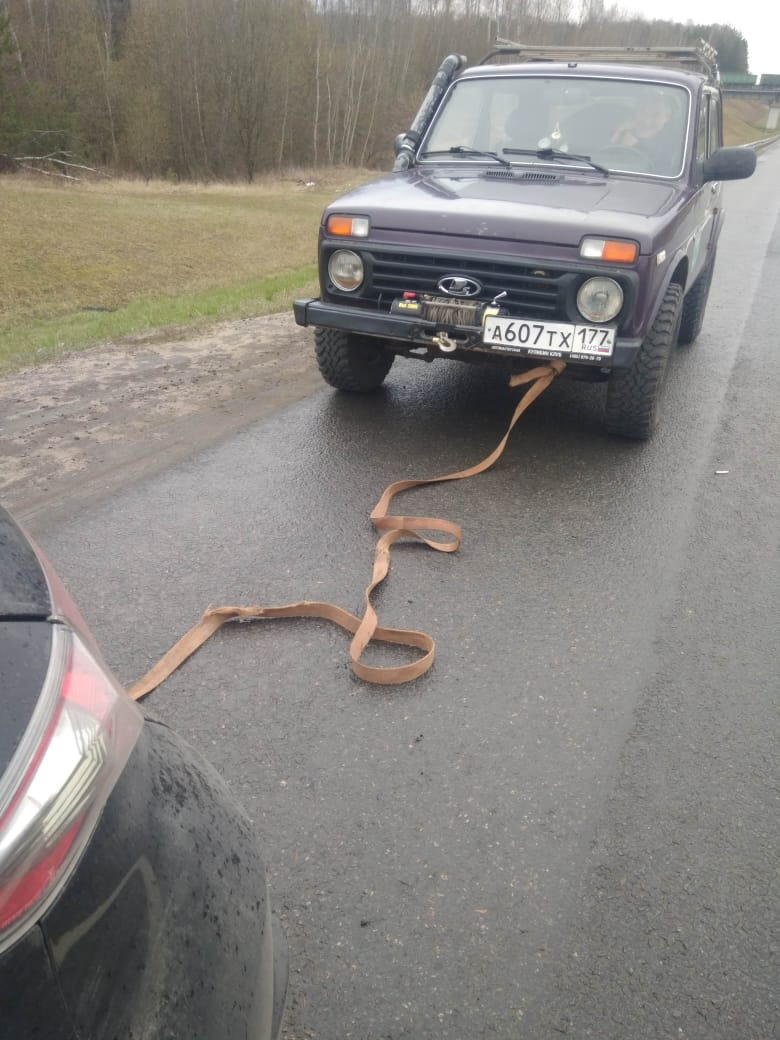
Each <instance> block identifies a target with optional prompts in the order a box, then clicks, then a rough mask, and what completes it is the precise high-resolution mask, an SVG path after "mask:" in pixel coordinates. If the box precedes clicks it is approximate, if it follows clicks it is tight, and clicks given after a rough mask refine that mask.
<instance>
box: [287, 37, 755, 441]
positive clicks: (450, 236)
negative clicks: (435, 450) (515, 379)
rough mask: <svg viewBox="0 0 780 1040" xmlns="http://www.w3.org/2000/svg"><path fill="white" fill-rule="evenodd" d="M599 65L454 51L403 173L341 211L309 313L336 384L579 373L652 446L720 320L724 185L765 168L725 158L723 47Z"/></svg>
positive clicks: (509, 52)
mask: <svg viewBox="0 0 780 1040" xmlns="http://www.w3.org/2000/svg"><path fill="white" fill-rule="evenodd" d="M590 52H592V49H589V48H584V49H582V48H558V49H557V50H556V51H552V50H550V49H549V48H534V47H523V46H519V45H515V44H505V45H500V46H498V47H497V48H496V49H495V50H493V51H492V52H491V53H490V54H489V55H488V56H487V58H485V59H484V60H483V62H481V63H480V64H479V65H476V66H473V67H471V68H467V67H466V64H465V59H464V58H463V57H461V56H459V55H450V56H449V57H448V58H447V59H446V60H445V61H444V62H443V63H442V65H441V67H440V69H439V71H438V73H437V75H436V77H435V79H434V81H433V83H432V85H431V88H430V90H429V91H428V94H427V96H426V98H425V100H424V101H423V104H422V106H421V108H420V110H419V112H418V114H417V117H416V118H415V120H414V123H413V124H412V126H411V128H410V129H409V130H408V131H407V132H406V133H405V134H401V135H399V137H398V138H397V139H396V161H395V166H394V169H393V172H392V173H390V174H388V175H386V176H384V177H380V178H379V179H377V180H374V181H372V182H370V183H368V184H366V185H364V186H363V187H360V188H358V189H356V190H354V191H352V192H350V193H348V194H347V195H343V196H342V197H341V198H339V199H337V200H336V201H335V202H333V203H332V204H331V205H330V206H328V207H327V209H326V210H325V212H324V214H323V218H322V223H321V226H320V237H319V269H320V286H321V294H320V297H319V298H318V299H307V300H296V301H295V304H294V309H295V318H296V321H297V322H298V324H299V325H312V326H314V327H315V348H316V353H317V360H318V363H319V367H320V371H321V372H322V375H323V377H324V378H325V380H326V381H327V382H328V383H330V385H331V386H334V387H336V388H337V389H339V390H346V391H358V392H365V391H370V390H374V389H376V388H377V387H378V386H379V385H380V384H381V383H382V381H383V379H384V378H385V376H386V375H387V373H388V371H389V369H390V366H391V365H392V363H393V360H394V358H395V357H396V355H399V354H400V355H404V356H405V357H417V358H422V359H423V360H426V361H431V360H433V359H434V358H437V357H449V358H455V359H457V360H461V361H471V362H478V363H484V364H503V365H505V366H507V367H508V368H509V369H510V370H513V371H516V370H519V369H522V368H524V367H529V366H532V365H537V364H539V361H540V359H545V358H560V359H563V360H564V361H565V362H566V364H567V367H566V373H567V374H568V375H569V376H573V377H574V378H579V379H586V380H589V381H594V380H597V381H606V382H607V396H606V426H607V428H608V429H609V430H610V431H611V432H612V433H615V434H619V435H621V436H625V437H634V438H639V439H643V438H646V437H648V436H649V435H650V434H651V433H652V431H653V429H654V427H655V423H656V417H657V410H658V400H659V396H660V391H661V388H662V385H663V376H664V372H665V369H666V363H667V360H668V358H669V355H670V352H671V351H672V350H673V349H674V347H675V344H678V343H679V344H688V343H691V342H693V340H694V339H695V338H696V337H697V335H698V333H699V330H700V328H701V325H702V321H703V318H704V310H705V306H706V302H707V295H708V292H709V287H710V281H711V278H712V272H713V268H714V264H715V256H716V250H717V242H718V237H719V234H720V230H721V226H722V220H723V210H722V202H721V184H720V182H721V181H724V180H733V179H737V178H742V177H749V176H750V175H751V174H752V172H753V170H754V169H755V164H756V158H755V153H754V152H753V151H752V150H751V149H749V148H724V147H723V131H722V104H721V95H720V90H719V87H718V74H717V67H716V65H715V55H714V52H712V51H706V52H705V51H703V50H692V49H690V48H666V49H659V48H610V49H607V51H603V50H602V51H601V52H600V53H596V54H594V53H590ZM507 58H509V59H511V63H507ZM583 59H587V60H583Z"/></svg>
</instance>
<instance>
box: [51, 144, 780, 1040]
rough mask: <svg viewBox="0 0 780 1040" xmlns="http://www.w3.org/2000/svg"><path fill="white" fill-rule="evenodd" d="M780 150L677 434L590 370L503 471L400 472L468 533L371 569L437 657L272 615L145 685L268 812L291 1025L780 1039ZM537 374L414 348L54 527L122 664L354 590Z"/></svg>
mask: <svg viewBox="0 0 780 1040" xmlns="http://www.w3.org/2000/svg"><path fill="white" fill-rule="evenodd" d="M779 172H780V150H778V149H777V148H775V149H774V150H773V151H771V152H768V153H765V154H764V155H763V156H762V158H761V161H760V164H759V169H758V171H757V173H756V175H755V176H754V178H753V179H752V180H751V181H748V182H746V183H744V184H734V185H728V186H727V187H726V200H727V218H726V228H725V230H724V233H723V236H722V239H721V247H720V251H719V261H718V268H717V270H716V275H715V281H714V284H713V289H712V295H711V297H710V304H709V309H708V313H707V320H706V322H705V327H704V331H703V332H702V334H701V337H700V339H699V342H698V343H697V344H695V345H694V346H693V347H691V348H684V349H681V350H680V351H679V352H678V354H677V355H676V357H675V359H674V363H673V365H672V368H671V371H670V375H669V380H668V384H667V388H666V395H665V401H664V416H663V423H662V427H661V429H660V431H659V433H658V434H657V435H656V437H655V438H654V439H653V440H652V441H650V442H649V443H647V444H645V445H638V444H633V443H629V442H621V441H616V440H613V439H610V438H608V437H607V436H606V435H605V434H604V433H603V432H602V430H601V426H600V420H601V409H602V407H603V393H604V391H603V389H601V388H599V387H587V386H583V385H573V384H565V383H563V382H561V383H558V384H556V385H554V386H553V387H552V388H551V389H550V390H548V391H547V392H546V393H545V395H544V396H543V397H542V398H541V399H540V400H539V401H538V402H537V403H536V404H534V405H533V407H532V409H531V411H530V412H529V413H528V414H527V415H526V416H525V417H524V418H523V419H522V420H521V421H520V424H519V426H518V427H517V429H516V431H515V433H514V434H513V437H512V439H511V441H510V444H509V446H508V448H507V450H506V452H505V454H504V456H503V458H502V459H501V460H500V462H499V463H498V464H497V465H496V466H495V467H494V469H493V470H491V471H490V472H489V473H487V474H484V475H482V476H479V477H476V478H474V479H473V480H470V481H466V482H463V483H459V484H456V485H441V486H437V487H433V488H428V489H422V490H419V491H412V492H410V493H408V494H407V495H406V496H405V498H404V499H403V500H402V501H403V509H404V510H405V511H406V512H409V513H423V514H428V515H431V514H432V515H438V516H445V517H447V518H449V519H451V520H454V521H456V522H458V523H460V524H461V525H462V527H463V529H464V543H463V546H462V548H461V550H460V551H459V553H457V554H455V555H452V556H448V555H445V554H437V553H432V552H430V551H427V550H425V549H423V548H421V547H419V546H405V547H401V548H398V549H396V550H395V552H394V555H393V560H392V570H391V574H390V577H389V580H388V582H387V584H386V587H385V588H383V590H382V591H381V592H380V593H379V594H378V595H377V596H376V600H375V601H376V605H377V608H378V612H379V615H380V621H381V622H382V623H384V624H388V625H394V626H406V627H411V628H422V629H425V630H426V631H428V632H430V633H431V634H432V635H433V636H434V638H435V639H436V643H437V659H436V663H435V665H434V668H433V670H432V671H431V672H430V673H429V674H428V675H426V676H425V677H423V678H422V679H420V680H418V681H417V682H415V683H414V684H412V685H410V686H408V687H399V688H377V687H367V686H365V685H364V684H362V683H361V682H359V681H358V680H356V679H355V678H354V677H353V676H352V675H351V672H350V668H349V662H348V656H347V645H348V641H347V639H346V638H345V637H344V636H343V634H342V633H341V631H340V630H338V629H335V628H333V627H331V626H329V625H328V624H327V623H325V622H318V621H316V622H311V621H300V622H299V621H294V622H267V623H262V624H259V625H253V626H247V625H242V626H233V627H231V628H230V630H227V631H223V632H221V633H219V634H218V635H217V636H215V637H214V639H213V640H212V641H211V643H209V644H208V645H207V646H206V647H205V648H204V649H203V650H201V651H200V653H199V654H198V655H197V656H196V657H195V658H193V659H192V660H191V661H190V662H189V663H188V664H186V665H185V666H184V667H183V668H182V669H181V670H180V671H179V672H178V673H176V674H175V675H174V676H172V677H171V678H170V679H169V680H168V681H167V682H166V684H165V685H164V686H163V687H162V688H160V689H159V690H158V691H156V692H155V693H154V694H152V695H151V697H149V699H148V701H147V702H146V707H147V710H148V711H149V712H150V713H151V714H153V715H155V716H157V717H159V718H162V719H163V720H165V721H168V722H170V723H171V724H172V725H174V726H175V727H176V729H177V730H178V731H179V732H180V733H182V734H183V735H184V736H185V737H187V738H188V739H189V740H190V741H191V742H192V743H193V744H195V745H196V746H197V747H198V748H200V749H201V750H202V751H203V752H205V754H206V755H207V756H208V757H209V758H210V759H211V761H212V762H213V763H214V764H215V765H216V766H217V767H218V768H219V770H220V772H221V773H222V774H223V775H224V776H225V777H226V778H227V779H228V780H229V782H230V784H231V786H232V788H233V790H234V791H235V792H236V795H237V797H238V798H239V799H240V800H241V802H242V803H243V805H244V806H245V807H246V809H247V811H248V813H249V815H250V816H251V818H252V819H253V821H254V823H255V826H256V828H257V831H258V834H259V835H260V839H261V845H262V848H263V853H264V857H265V859H266V862H267V864H268V870H269V875H270V879H271V885H272V891H273V898H274V902H275V906H276V909H277V912H278V914H279V916H280V917H281V919H282V921H283V923H284V925H285V928H286V931H287V935H288V940H289V945H290V955H291V977H290V995H289V1007H288V1014H287V1028H288V1035H289V1036H290V1037H294V1038H295V1040H299V1038H300V1040H303V1038H304V1037H306V1038H309V1037H312V1038H317V1040H336V1038H338V1040H345V1038H360V1040H380V1038H381V1040H402V1038H403V1040H406V1038H409V1040H412V1038H414V1040H428V1038H434V1037H436V1038H438V1037H447V1038H457V1040H466V1038H469V1040H471V1038H478V1037H479V1038H482V1037H485V1038H492V1037H496V1038H505V1040H510V1038H526V1037H527V1038H532V1040H536V1038H548V1037H557V1036H567V1037H577V1038H585V1037H594V1038H599V1040H611V1038H614V1040H633V1038H637V1040H639V1038H642V1040H644V1038H664V1040H665V1038H670V1040H671V1038H675V1040H694V1038H696V1040H698V1038H702V1040H704V1038H706V1040H769V1038H773V1037H778V1036H780V1025H778V1022H779V1021H780V1006H779V1002H778V992H780V987H779V986H778V970H777V951H778V937H777V930H776V926H777V911H778V896H779V895H780V892H779V891H778V873H777V863H778V844H779V843H778V831H779V828H778V803H777V790H778V784H777V779H778V776H777V773H778V770H777V765H778V755H777V741H776V738H777V701H778V698H777V693H778V655H777V645H778V629H779V628H780V626H779V625H778V617H779V614H780V612H779V611H778V591H780V590H779V588H778V586H779V584H780V583H779V582H778V574H780V569H779V568H778V555H777V542H778V531H779V530H780V522H779V519H780V517H779V515H778V514H780V506H779V505H778V491H777V487H778V466H777V463H778V443H779V439H778V414H777V401H778V399H779V398H780V392H779V391H780V378H779V377H778V349H777V348H778V337H777V329H778V327H779V326H780V302H779V301H778V295H779V294H778V286H780V225H778V222H777V218H778V209H779V208H780V201H779V200H778V195H777V188H776V185H777V182H778V173H779ZM516 395H517V392H516V391H510V390H508V389H507V388H506V386H505V385H504V381H503V379H502V378H501V377H499V376H498V375H497V374H492V373H485V372H482V371H479V370H473V369H470V368H467V367H466V366H460V365H457V364H452V363H445V362H439V363H436V364H434V365H432V366H425V365H422V364H419V363H414V362H396V365H395V366H394V368H393V370H392V372H391V374H390V376H389V378H388V381H387V384H386V387H385V388H384V389H383V390H382V391H381V392H380V393H379V394H378V395H372V396H371V397H367V398H358V399H355V398H351V397H347V396H341V395H338V394H336V393H334V392H331V391H330V390H328V389H326V388H323V389H322V391H321V392H319V393H317V394H315V395H314V396H312V397H310V398H308V399H306V400H305V401H303V402H302V403H300V404H297V405H294V406H293V407H290V408H289V409H286V410H284V411H280V412H277V413H275V414H274V415H272V416H271V417H270V418H266V419H264V420H263V421H261V422H258V423H257V424H255V425H252V426H249V427H247V428H246V429H244V430H243V431H242V432H241V433H240V434H239V435H237V436H235V437H232V438H230V439H229V440H227V441H225V442H224V443H222V444H220V445H218V446H215V447H213V448H212V449H210V450H208V451H205V452H202V453H200V454H198V455H196V456H194V457H193V458H191V459H189V460H188V461H186V462H185V463H183V464H180V465H177V466H176V467H175V468H172V469H170V470H168V471H166V472H164V473H163V474H161V475H158V476H157V477H155V478H153V479H150V480H147V481H144V482H141V483H137V484H135V485H133V486H131V487H128V488H127V489H126V490H125V491H124V492H122V493H121V494H119V495H116V496H114V497H113V498H112V499H110V500H108V501H106V502H104V503H102V504H100V505H97V506H95V507H90V508H89V509H88V510H86V511H84V512H83V513H81V514H78V515H76V516H74V517H73V518H72V519H71V520H69V521H67V522H65V523H62V524H60V525H58V526H57V527H52V528H51V529H49V530H46V531H44V532H43V533H41V534H39V541H41V543H42V544H43V546H44V548H45V549H46V551H47V552H48V553H49V555H50V556H51V557H52V558H53V560H54V562H55V564H56V566H57V567H58V569H59V571H60V573H61V574H62V576H63V577H64V579H65V580H66V583H67V584H68V586H69V587H70V589H71V591H72V593H73V595H74V597H75V598H76V599H77V600H78V602H79V603H80V605H81V607H82V610H83V613H84V614H85V616H86V618H87V620H88V621H89V623H90V624H91V626H92V628H93V630H94V631H95V633H96V635H97V637H98V639H99V641H100V643H101V645H102V646H103V648H104V652H105V655H106V657H107V659H108V661H109V664H111V665H112V666H113V668H114V669H115V671H116V672H117V674H118V675H119V677H120V678H121V679H122V680H123V681H126V682H130V681H131V680H133V679H135V678H137V677H138V676H139V675H140V674H141V673H142V672H143V671H144V670H145V669H146V668H147V667H149V666H150V665H151V664H152V663H154V661H155V660H156V659H157V657H159V656H160V655H161V654H162V653H163V652H164V651H165V650H166V649H167V648H168V647H169V645H170V644H171V643H172V642H173V641H174V640H175V639H176V638H177V637H178V636H179V635H180V634H181V633H182V632H183V631H184V630H185V629H186V628H188V627H189V625H190V624H191V623H192V622H193V620H194V619H195V618H196V617H197V616H198V615H199V614H200V613H201V611H202V610H203V609H204V608H205V607H206V606H208V605H216V604H223V603H238V604H254V603H261V604H277V603H286V602H291V601H294V600H298V599H304V598H306V599H324V600H331V601H333V602H336V603H338V604H339V605H341V606H344V607H346V608H348V609H350V610H353V611H355V612H359V611H360V609H361V603H362V595H363V589H364V588H365V585H366V584H367V583H368V581H369V578H370V573H371V559H372V552H373V543H374V536H373V533H372V530H371V526H370V523H369V521H368V513H369V511H370V509H371V506H372V505H373V503H374V502H375V500H376V499H377V498H378V497H379V494H380V492H381V491H382V489H383V488H384V487H385V485H386V484H388V483H389V482H390V481H391V480H395V479H400V478H406V477H421V476H428V475H436V474H438V473H444V472H449V471H451V470H456V469H460V468H462V467H463V466H465V465H469V464H472V463H474V462H476V461H478V460H479V459H481V458H482V457H483V456H484V455H486V454H487V453H488V452H489V451H490V450H491V449H492V447H493V446H494V444H495V443H496V442H497V441H498V439H499V438H500V436H501V435H502V433H503V430H504V427H505V425H506V422H507V420H508V418H509V415H510V414H511V410H512V407H513V402H514V401H515V400H516ZM377 659H383V657H382V654H380V655H379V657H378V658H377Z"/></svg>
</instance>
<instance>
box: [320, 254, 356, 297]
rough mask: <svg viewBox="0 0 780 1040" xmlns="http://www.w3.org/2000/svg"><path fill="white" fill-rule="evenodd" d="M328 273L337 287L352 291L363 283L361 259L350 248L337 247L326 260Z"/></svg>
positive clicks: (344, 290)
mask: <svg viewBox="0 0 780 1040" xmlns="http://www.w3.org/2000/svg"><path fill="white" fill-rule="evenodd" d="M328 274H329V275H330V280H331V281H332V282H333V284H334V285H335V286H336V288H337V289H341V290H342V292H354V290H355V289H357V288H358V287H359V286H361V285H362V284H363V261H362V260H361V259H360V257H359V256H358V255H357V253H353V252H352V250H351V249H337V250H336V252H335V253H334V254H333V256H331V258H330V260H328Z"/></svg>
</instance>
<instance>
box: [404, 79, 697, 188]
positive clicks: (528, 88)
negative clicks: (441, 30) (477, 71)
mask: <svg viewBox="0 0 780 1040" xmlns="http://www.w3.org/2000/svg"><path fill="white" fill-rule="evenodd" d="M688 106H689V95H688V91H687V90H685V88H683V87H679V86H675V85H674V84H667V83H652V82H648V81H641V80H626V79H595V78H593V79H591V78H585V77H578V78H573V77H566V76H548V77H543V76H515V77H511V76H496V77H484V78H480V79H471V80H468V79H466V80H460V81H459V82H457V83H455V84H454V86H453V87H452V89H451V90H450V92H449V94H448V95H447V97H446V98H445V101H444V103H443V104H442V106H441V107H440V108H439V111H438V112H437V113H436V116H435V118H434V120H433V123H432V124H431V127H430V128H429V131H428V133H427V135H426V137H425V139H424V140H423V142H422V145H421V147H420V151H419V152H418V159H419V160H420V161H422V162H431V161H434V160H438V161H439V162H440V161H441V160H442V158H443V157H444V156H447V157H448V160H449V161H451V158H450V157H454V158H455V160H456V161H458V162H460V161H466V162H469V161H470V162H475V161H479V160H480V157H482V161H486V160H488V161H489V157H490V156H491V154H492V155H495V156H498V157H500V158H502V159H508V160H509V161H510V162H513V163H515V162H516V163H523V162H525V163H528V162H533V161H536V160H537V158H538V159H541V160H547V161H549V160H551V159H552V158H553V156H552V155H551V150H552V152H554V153H555V158H556V163H557V165H561V161H560V160H561V158H562V157H561V155H560V153H561V152H563V153H569V154H570V155H571V163H572V165H577V166H580V165H582V159H583V157H586V158H587V159H590V160H592V161H593V162H595V163H598V164H599V165H600V166H603V167H605V168H606V169H609V170H615V171H623V172H628V173H651V174H656V175H658V176H661V177H676V176H678V175H679V174H680V173H681V172H682V163H683V156H684V151H685V139H686V131H687V125H688ZM537 153H541V154H539V155H537ZM575 155H576V156H579V157H580V158H579V159H575V158H574V157H575ZM493 161H494V162H495V159H493Z"/></svg>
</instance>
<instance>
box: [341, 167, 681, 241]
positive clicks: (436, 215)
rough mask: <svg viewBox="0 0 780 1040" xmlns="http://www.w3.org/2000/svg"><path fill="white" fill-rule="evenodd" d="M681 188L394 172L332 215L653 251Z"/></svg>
mask: <svg viewBox="0 0 780 1040" xmlns="http://www.w3.org/2000/svg"><path fill="white" fill-rule="evenodd" d="M681 199H682V192H681V190H680V188H679V186H678V185H677V184H676V183H672V182H669V181H660V180H658V179H654V178H645V177H636V176H631V177H629V176H625V175H620V174H610V175H609V176H605V175H604V174H600V173H597V172H595V171H594V172H590V171H587V170H582V171H581V170H576V171H572V170H562V169H561V168H560V167H555V166H553V165H552V164H549V163H545V164H539V165H536V166H533V167H514V168H513V170H512V171H511V172H510V171H509V170H506V171H505V170H504V169H503V168H497V167H490V168H488V169H486V168H485V167H480V168H479V169H474V170H470V171H464V170H463V169H462V168H457V167H453V166H447V167H437V168H436V169H427V168H422V167H416V168H414V169H411V170H405V171H402V172H399V173H393V174H389V175H387V176H385V177H381V178H379V179H377V180H374V181H370V182H369V183H368V184H365V185H363V186H362V187H360V188H356V189H355V190H354V191H351V192H350V193H349V194H347V195H343V196H342V197H341V198H340V199H337V200H336V201H335V202H333V203H332V204H331V205H330V206H329V207H328V209H327V210H326V214H327V213H330V212H342V213H343V212H350V213H355V214H360V215H363V214H366V215H368V216H369V217H370V219H371V227H372V231H390V232H396V231H404V232H409V231H413V232H415V233H423V234H425V233H428V234H432V235H452V236H458V237H461V238H463V237H466V238H479V239H483V240H491V239H492V240H513V241H517V240H522V241H526V242H529V241H530V242H536V243H541V244H548V245H551V246H573V247H576V246H578V245H579V243H580V241H581V239H582V237H583V235H587V234H593V235H601V236H603V235H609V236H614V237H621V238H631V239H634V240H636V241H638V242H639V243H640V247H641V251H642V252H643V253H644V252H648V253H649V252H652V251H653V250H654V247H655V242H656V239H657V237H658V234H659V232H660V231H661V230H662V228H663V227H665V226H666V225H667V224H668V223H669V220H670V215H671V213H672V212H673V211H674V210H675V209H676V208H677V206H678V205H679V204H680V203H681Z"/></svg>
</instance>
